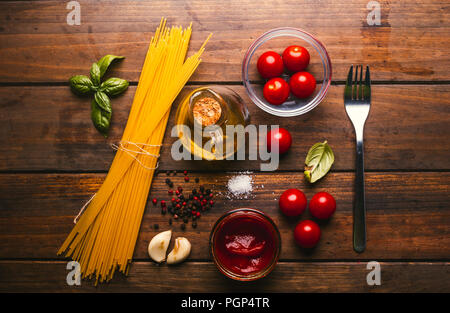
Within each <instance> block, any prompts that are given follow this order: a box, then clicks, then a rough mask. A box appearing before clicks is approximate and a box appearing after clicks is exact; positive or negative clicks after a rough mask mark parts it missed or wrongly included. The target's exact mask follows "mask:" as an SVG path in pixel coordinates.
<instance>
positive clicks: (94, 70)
mask: <svg viewBox="0 0 450 313" xmlns="http://www.w3.org/2000/svg"><path fill="white" fill-rule="evenodd" d="M90 74H91V80H92V83H93V84H94V85H95V86H98V85H100V67H99V66H98V64H97V63H93V64H92V67H91V72H90Z"/></svg>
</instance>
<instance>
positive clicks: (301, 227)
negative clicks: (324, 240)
mask: <svg viewBox="0 0 450 313" xmlns="http://www.w3.org/2000/svg"><path fill="white" fill-rule="evenodd" d="M294 238H295V241H296V242H297V244H298V245H299V246H300V247H302V248H313V247H314V246H315V245H317V243H318V242H319V240H320V228H319V225H317V224H316V223H315V222H313V221H311V220H305V221H301V222H300V223H298V224H297V226H296V227H295V230H294Z"/></svg>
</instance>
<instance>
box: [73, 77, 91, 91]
mask: <svg viewBox="0 0 450 313" xmlns="http://www.w3.org/2000/svg"><path fill="white" fill-rule="evenodd" d="M69 84H70V88H71V89H72V91H73V92H75V93H76V94H79V95H86V94H88V93H90V92H91V91H92V89H91V88H92V87H93V86H94V85H93V83H92V81H91V80H90V79H89V77H87V76H85V75H76V76H72V77H71V78H70V79H69Z"/></svg>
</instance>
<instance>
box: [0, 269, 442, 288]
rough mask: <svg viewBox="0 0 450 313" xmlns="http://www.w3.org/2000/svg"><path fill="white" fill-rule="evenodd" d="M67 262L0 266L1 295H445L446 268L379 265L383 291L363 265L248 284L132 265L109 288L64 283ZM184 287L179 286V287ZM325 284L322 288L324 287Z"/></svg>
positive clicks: (277, 274)
mask: <svg viewBox="0 0 450 313" xmlns="http://www.w3.org/2000/svg"><path fill="white" fill-rule="evenodd" d="M66 264H67V263H66V262H48V261H47V262H46V261H18V262H10V261H0V291H1V292H158V293H166V292H449V291H450V283H449V279H450V266H449V263H442V262H437V263H424V262H416V263H403V262H400V263H390V262H381V263H380V265H381V285H380V286H368V285H367V283H366V275H367V274H368V272H369V271H368V270H367V269H366V263H365V262H361V263H360V262H358V263H356V262H342V263H336V262H325V263H322V262H320V263H311V262H302V263H290V262H289V263H286V262H280V263H278V265H277V266H276V267H275V269H274V271H273V272H272V273H271V274H269V276H267V277H265V278H263V279H261V280H259V281H256V282H249V283H242V282H236V281H232V280H231V279H228V278H226V277H224V276H223V275H222V274H221V273H220V272H219V271H218V270H217V269H216V268H215V265H214V264H213V263H210V262H201V263H198V262H188V263H184V264H181V265H179V266H172V267H169V266H167V265H162V266H157V265H155V264H153V263H149V262H134V263H133V264H132V266H131V271H130V275H129V276H128V277H126V278H125V277H124V276H122V275H119V274H116V277H114V279H113V280H112V282H111V283H109V284H104V285H101V286H98V287H95V286H93V283H92V282H91V281H82V283H81V286H68V285H67V283H66V275H67V273H68V270H66ZM180 282H182V283H180ZM324 282H326V283H324Z"/></svg>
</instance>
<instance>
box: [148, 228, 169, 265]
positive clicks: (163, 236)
mask: <svg viewBox="0 0 450 313" xmlns="http://www.w3.org/2000/svg"><path fill="white" fill-rule="evenodd" d="M170 238H172V231H171V230H167V231H163V232H161V233H159V234H157V235H155V237H153V238H152V240H151V241H150V243H149V244H148V255H149V256H150V258H152V260H153V261H155V262H158V263H161V262H163V261H164V260H165V259H166V252H167V248H168V247H169V243H170Z"/></svg>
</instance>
